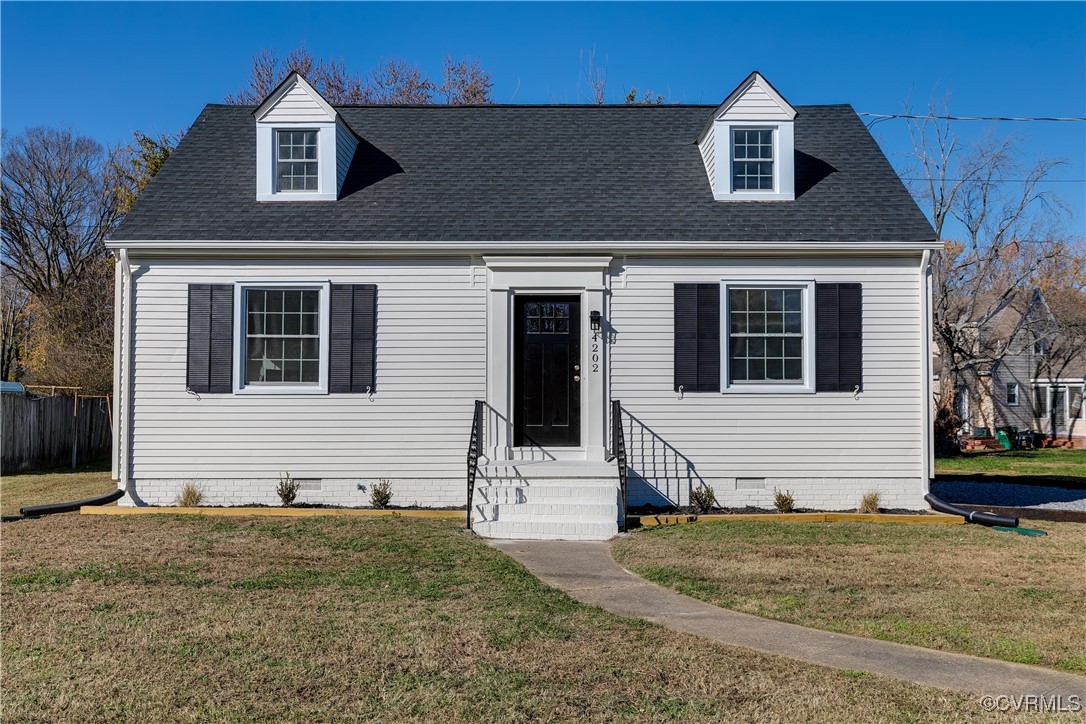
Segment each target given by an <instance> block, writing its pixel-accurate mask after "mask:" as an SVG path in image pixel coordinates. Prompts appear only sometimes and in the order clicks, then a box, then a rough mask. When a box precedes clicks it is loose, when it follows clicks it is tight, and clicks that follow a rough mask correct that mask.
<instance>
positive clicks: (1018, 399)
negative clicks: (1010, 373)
mask: <svg viewBox="0 0 1086 724" xmlns="http://www.w3.org/2000/svg"><path fill="white" fill-rule="evenodd" d="M1008 384H1013V385H1014V402H1011V401H1010V400H1007V407H1019V406H1021V404H1022V386H1021V385H1020V384H1018V383H1017V382H1012V383H1008ZM1004 390H1006V388H1004Z"/></svg>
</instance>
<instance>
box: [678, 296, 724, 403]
mask: <svg viewBox="0 0 1086 724" xmlns="http://www.w3.org/2000/svg"><path fill="white" fill-rule="evenodd" d="M680 385H681V386H682V388H683V391H684V392H719V391H720V284H716V283H713V284H676V285H675V389H676V390H678V389H679V386H680Z"/></svg>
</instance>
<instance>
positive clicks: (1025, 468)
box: [935, 448, 1086, 479]
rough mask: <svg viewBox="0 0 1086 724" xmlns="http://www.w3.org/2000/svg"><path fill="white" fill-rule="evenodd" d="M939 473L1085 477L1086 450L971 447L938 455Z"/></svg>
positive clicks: (936, 465)
mask: <svg viewBox="0 0 1086 724" xmlns="http://www.w3.org/2000/svg"><path fill="white" fill-rule="evenodd" d="M935 473H936V474H937V475H955V474H957V475H1006V476H1013V475H1030V476H1049V477H1073V478H1083V479H1086V450H1063V449H1060V448H1047V449H1044V450H1007V451H1003V452H998V451H988V450H981V451H969V452H963V453H962V454H961V455H952V456H948V457H938V458H935Z"/></svg>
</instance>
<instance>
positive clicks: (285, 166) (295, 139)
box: [253, 71, 359, 203]
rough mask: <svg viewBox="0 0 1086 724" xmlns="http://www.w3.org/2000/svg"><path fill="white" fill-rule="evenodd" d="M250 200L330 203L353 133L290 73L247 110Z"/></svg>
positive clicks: (350, 153)
mask: <svg viewBox="0 0 1086 724" xmlns="http://www.w3.org/2000/svg"><path fill="white" fill-rule="evenodd" d="M253 116H254V117H255V120H256V200H257V201H282V202H287V203H309V202H311V201H335V200H336V199H338V198H339V195H340V191H341V190H342V189H343V182H344V179H346V178H347V170H348V169H349V168H350V167H351V163H352V161H353V159H354V154H355V150H356V149H357V148H358V140H359V138H358V135H357V134H355V132H354V131H353V130H352V129H351V128H350V127H349V126H348V125H347V122H346V121H345V120H343V118H342V117H341V116H340V113H339V111H337V110H336V109H335V108H332V106H330V105H328V102H327V101H325V100H324V98H322V97H321V94H320V93H318V92H317V91H316V89H314V88H313V86H311V85H309V83H308V82H306V79H305V78H303V77H302V76H301V75H299V74H298V73H297V72H296V71H295V72H291V73H290V74H289V75H287V77H286V80H284V81H283V82H282V83H280V84H279V86H278V87H277V88H276V89H275V90H274V91H272V92H271V95H269V96H268V97H267V99H265V101H264V102H263V103H261V104H260V106H259V107H258V108H257V109H256V110H255V111H253Z"/></svg>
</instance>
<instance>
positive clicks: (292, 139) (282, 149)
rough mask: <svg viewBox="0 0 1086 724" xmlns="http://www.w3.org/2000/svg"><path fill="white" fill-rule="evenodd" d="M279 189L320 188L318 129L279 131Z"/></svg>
mask: <svg viewBox="0 0 1086 724" xmlns="http://www.w3.org/2000/svg"><path fill="white" fill-rule="evenodd" d="M275 146H276V149H277V151H276V157H275V190H276V192H281V191H316V190H317V184H318V179H319V176H318V175H317V164H318V161H317V131H315V130H313V131H276V132H275Z"/></svg>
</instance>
